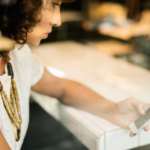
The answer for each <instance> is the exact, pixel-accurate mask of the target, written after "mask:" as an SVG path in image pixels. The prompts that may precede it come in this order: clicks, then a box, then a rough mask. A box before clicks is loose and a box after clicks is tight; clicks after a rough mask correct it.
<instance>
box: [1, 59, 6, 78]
mask: <svg viewBox="0 0 150 150" xmlns="http://www.w3.org/2000/svg"><path fill="white" fill-rule="evenodd" d="M4 73H5V61H4V59H3V57H0V76H2V75H3V74H4Z"/></svg>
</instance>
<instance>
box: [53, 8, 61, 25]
mask: <svg viewBox="0 0 150 150" xmlns="http://www.w3.org/2000/svg"><path fill="white" fill-rule="evenodd" d="M51 25H52V26H55V27H59V26H60V25H61V15H60V9H59V10H57V11H56V12H55V14H54V15H53V18H52V20H51Z"/></svg>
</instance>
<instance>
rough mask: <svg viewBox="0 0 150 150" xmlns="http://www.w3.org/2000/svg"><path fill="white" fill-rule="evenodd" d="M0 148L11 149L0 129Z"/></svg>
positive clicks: (3, 149) (0, 149)
mask: <svg viewBox="0 0 150 150" xmlns="http://www.w3.org/2000/svg"><path fill="white" fill-rule="evenodd" d="M0 150H11V148H10V147H9V145H8V143H7V142H6V140H5V138H4V136H3V134H2V132H1V130H0Z"/></svg>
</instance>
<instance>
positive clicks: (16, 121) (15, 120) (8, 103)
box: [0, 51, 22, 141]
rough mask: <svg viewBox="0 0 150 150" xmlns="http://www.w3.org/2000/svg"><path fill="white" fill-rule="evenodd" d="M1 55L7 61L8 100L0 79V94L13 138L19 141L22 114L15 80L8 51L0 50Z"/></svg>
mask: <svg viewBox="0 0 150 150" xmlns="http://www.w3.org/2000/svg"><path fill="white" fill-rule="evenodd" d="M1 56H2V57H3V59H4V61H5V63H7V70H8V75H10V76H11V88H10V100H9V99H8V96H7V94H6V92H5V91H4V90H3V85H2V83H1V81H0V94H1V97H2V100H3V103H4V107H5V109H6V111H7V114H8V116H9V118H10V120H11V123H12V125H13V129H14V135H15V140H16V141H19V140H20V137H21V124H22V116H21V109H20V104H19V96H18V90H17V86H16V82H15V80H14V73H13V68H12V65H11V63H10V58H9V51H3V52H1Z"/></svg>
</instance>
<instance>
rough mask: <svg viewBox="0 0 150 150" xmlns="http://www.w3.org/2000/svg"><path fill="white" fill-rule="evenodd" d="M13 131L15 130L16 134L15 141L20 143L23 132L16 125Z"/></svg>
mask: <svg viewBox="0 0 150 150" xmlns="http://www.w3.org/2000/svg"><path fill="white" fill-rule="evenodd" d="M13 129H14V134H15V140H16V141H19V140H20V137H21V130H20V129H17V127H16V126H14V125H13Z"/></svg>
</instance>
